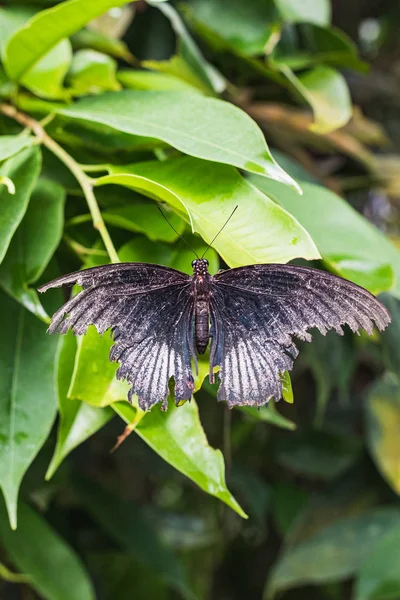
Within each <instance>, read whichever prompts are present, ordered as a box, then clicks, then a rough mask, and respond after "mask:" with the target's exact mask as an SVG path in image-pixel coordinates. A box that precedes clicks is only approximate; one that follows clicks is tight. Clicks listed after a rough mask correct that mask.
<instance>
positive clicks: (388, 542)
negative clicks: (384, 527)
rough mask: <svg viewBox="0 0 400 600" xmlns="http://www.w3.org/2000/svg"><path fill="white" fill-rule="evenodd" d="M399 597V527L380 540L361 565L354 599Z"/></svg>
mask: <svg viewBox="0 0 400 600" xmlns="http://www.w3.org/2000/svg"><path fill="white" fill-rule="evenodd" d="M399 597H400V527H399V524H397V526H396V527H395V529H394V530H393V531H391V532H390V533H388V534H387V535H386V536H385V537H384V538H383V539H382V540H380V541H379V542H378V543H377V545H376V547H375V548H374V549H373V551H372V552H371V554H370V555H369V556H368V557H367V559H366V560H365V562H364V563H363V564H362V565H361V568H360V571H359V574H358V578H357V582H356V584H355V592H354V600H383V599H384V600H390V599H392V600H397V598H399Z"/></svg>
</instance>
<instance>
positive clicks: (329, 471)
mask: <svg viewBox="0 0 400 600" xmlns="http://www.w3.org/2000/svg"><path fill="white" fill-rule="evenodd" d="M361 450H362V447H361V443H360V442H359V441H358V440H357V439H352V438H348V437H345V436H336V435H333V434H328V433H327V432H314V433H312V434H310V435H302V436H299V437H290V438H288V439H286V438H282V439H281V440H278V444H277V452H276V460H277V462H278V463H279V465H280V466H281V467H284V468H285V469H288V470H289V471H291V472H294V473H297V474H299V475H302V476H305V477H311V478H316V479H322V480H329V479H333V478H334V477H337V476H338V475H340V474H341V473H343V472H344V471H345V470H347V469H348V468H349V467H350V466H351V465H353V464H354V463H355V461H356V460H357V459H358V457H359V456H360V452H361Z"/></svg>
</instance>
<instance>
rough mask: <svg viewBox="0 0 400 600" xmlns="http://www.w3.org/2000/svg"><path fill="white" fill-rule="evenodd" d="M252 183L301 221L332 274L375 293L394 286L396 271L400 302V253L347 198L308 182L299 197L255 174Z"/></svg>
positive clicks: (396, 291)
mask: <svg viewBox="0 0 400 600" xmlns="http://www.w3.org/2000/svg"><path fill="white" fill-rule="evenodd" d="M250 180H251V181H252V182H253V183H254V184H255V185H257V187H259V188H260V189H261V190H263V191H264V192H265V193H266V194H267V195H268V196H269V197H270V198H273V199H274V200H275V201H276V202H277V203H278V204H280V205H281V206H283V207H284V208H285V209H286V210H287V211H289V212H290V213H291V214H292V215H293V216H294V217H296V219H298V221H299V222H300V223H301V224H302V225H303V227H305V228H306V229H307V231H308V232H309V233H310V234H311V236H312V239H313V240H314V242H315V243H316V245H317V247H318V250H319V251H320V253H321V255H322V258H323V260H324V262H326V264H327V265H328V266H329V267H330V268H331V269H332V270H334V271H335V272H337V273H338V274H339V275H341V276H343V277H346V278H347V279H351V280H352V281H355V283H358V284H359V285H362V286H364V287H366V288H367V289H369V290H370V291H371V292H372V293H374V294H377V293H379V292H382V291H385V290H387V289H390V288H391V287H392V285H393V272H394V274H395V279H394V281H395V287H394V289H393V293H395V294H396V296H398V297H400V253H399V251H398V249H397V248H396V247H395V246H394V245H393V244H392V243H391V242H390V241H389V239H388V238H387V237H386V236H385V235H384V234H383V233H382V232H381V231H379V230H378V229H377V228H376V227H375V226H374V225H372V223H370V222H369V221H367V219H365V217H363V216H362V215H360V214H359V213H358V212H357V211H356V210H354V208H353V207H352V206H350V205H349V204H348V203H347V202H346V201H345V200H343V198H340V197H339V196H337V195H336V194H334V193H333V192H331V191H330V190H328V189H326V188H324V187H322V186H320V185H315V184H312V183H308V182H301V186H302V189H303V196H302V197H301V198H299V197H298V196H297V194H295V193H292V192H291V190H290V189H289V188H287V187H286V186H283V185H280V184H279V183H276V182H274V181H271V180H267V179H265V178H261V177H255V176H253V175H252V176H250ZM391 271H392V273H391Z"/></svg>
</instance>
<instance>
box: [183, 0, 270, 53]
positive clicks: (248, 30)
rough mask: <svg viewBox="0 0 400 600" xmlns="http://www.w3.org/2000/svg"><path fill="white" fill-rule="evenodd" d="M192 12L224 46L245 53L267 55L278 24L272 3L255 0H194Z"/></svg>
mask: <svg viewBox="0 0 400 600" xmlns="http://www.w3.org/2000/svg"><path fill="white" fill-rule="evenodd" d="M189 10H190V12H189V15H190V19H191V21H192V22H193V23H194V24H195V26H197V27H199V26H201V27H202V29H203V31H204V29H207V30H208V32H209V33H208V35H210V34H211V33H212V34H213V35H214V36H215V38H216V40H217V43H219V44H222V45H225V46H226V47H229V48H231V49H233V50H234V51H236V52H238V53H239V54H242V55H243V56H256V55H260V54H264V52H265V51H266V47H267V44H268V41H269V40H270V38H271V35H273V33H274V31H275V30H276V27H277V25H278V24H279V14H278V12H277V11H276V9H275V7H274V5H273V3H272V2H265V0H252V2H248V3H243V2H242V0H230V2H225V1H224V0H208V1H207V2H204V1H203V0H192V2H190V5H189Z"/></svg>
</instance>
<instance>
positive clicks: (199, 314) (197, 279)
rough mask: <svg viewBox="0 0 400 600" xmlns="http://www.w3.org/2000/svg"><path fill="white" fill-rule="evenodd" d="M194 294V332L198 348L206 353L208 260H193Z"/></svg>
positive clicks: (208, 295) (208, 320) (208, 318)
mask: <svg viewBox="0 0 400 600" xmlns="http://www.w3.org/2000/svg"><path fill="white" fill-rule="evenodd" d="M192 267H193V295H194V299H195V302H194V334H195V344H196V350H197V352H198V353H199V354H204V352H205V351H206V348H207V346H208V342H209V340H210V279H211V275H210V274H209V273H208V260H207V259H205V258H198V259H196V260H194V261H193V262H192Z"/></svg>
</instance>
